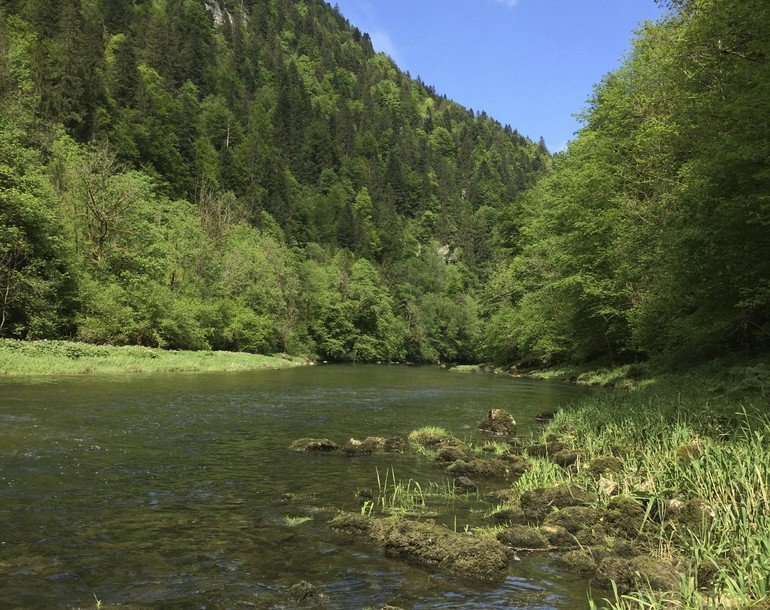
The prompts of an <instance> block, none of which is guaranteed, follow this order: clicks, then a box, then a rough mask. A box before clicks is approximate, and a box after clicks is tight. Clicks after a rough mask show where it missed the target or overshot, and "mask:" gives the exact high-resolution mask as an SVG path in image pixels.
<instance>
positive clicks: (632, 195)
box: [484, 0, 770, 366]
mask: <svg viewBox="0 0 770 610" xmlns="http://www.w3.org/2000/svg"><path fill="white" fill-rule="evenodd" d="M666 4H667V7H668V9H669V10H670V13H669V15H668V16H667V18H666V19H664V20H662V22H661V23H658V24H647V25H646V26H645V27H644V28H643V29H642V30H641V31H640V32H639V34H638V36H637V38H636V40H635V44H634V47H633V51H632V52H631V53H630V54H629V56H628V57H627V58H626V61H625V62H624V64H623V66H622V67H621V68H620V69H619V70H617V71H615V72H613V73H611V74H609V75H608V76H607V77H606V78H605V79H604V80H603V81H602V82H601V83H600V84H599V85H597V86H596V89H595V93H594V96H593V99H592V100H591V102H590V105H589V107H588V108H587V110H586V112H585V115H584V120H585V127H584V128H583V129H582V130H581V132H580V133H579V136H578V137H577V138H576V140H574V141H573V142H572V143H571V144H570V146H569V149H568V151H567V152H566V153H565V154H559V155H557V158H556V159H555V161H554V164H553V170H552V171H551V172H550V173H549V175H548V176H547V177H546V178H545V179H543V180H542V181H541V182H539V183H538V185H537V187H535V188H534V189H532V190H530V191H528V192H527V193H526V194H524V196H523V197H521V198H519V199H518V200H517V201H516V203H515V205H514V206H513V207H511V208H509V209H507V210H506V212H505V213H504V215H503V216H504V217H505V218H509V219H510V223H509V226H508V227H507V228H505V229H504V239H503V240H502V243H504V244H507V248H508V252H509V260H508V262H505V263H503V264H501V266H500V267H499V268H498V269H497V270H496V271H495V273H494V274H493V277H492V278H491V280H490V289H491V290H492V294H490V295H488V297H487V298H489V300H490V301H491V303H493V310H494V311H493V312H492V313H491V319H490V322H489V323H488V325H487V326H486V330H485V340H484V342H485V345H486V347H487V350H486V353H487V355H488V356H494V357H495V359H497V360H501V361H522V360H523V361H545V362H548V361H553V360H565V359H566V360H586V359H590V358H592V357H596V356H609V357H610V358H611V359H614V360H616V361H617V360H621V361H623V360H625V361H629V360H633V359H636V358H649V357H654V358H658V359H661V358H662V359H663V360H664V361H666V362H668V363H671V364H678V365H685V366H686V365H687V364H689V363H693V362H695V361H699V360H701V359H704V358H710V357H714V356H720V355H723V354H726V353H735V352H742V353H744V354H747V355H756V354H758V353H759V352H760V351H762V350H766V349H767V348H768V346H770V3H768V2H764V1H761V0H748V1H745V0H719V1H717V0H676V1H671V2H668V3H666Z"/></svg>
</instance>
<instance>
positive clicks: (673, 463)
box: [514, 377, 770, 610]
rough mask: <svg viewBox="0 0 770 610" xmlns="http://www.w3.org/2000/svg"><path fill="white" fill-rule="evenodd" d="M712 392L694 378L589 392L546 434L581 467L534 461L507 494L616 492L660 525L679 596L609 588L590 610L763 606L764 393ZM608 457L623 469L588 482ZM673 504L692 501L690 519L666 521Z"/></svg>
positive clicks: (769, 592)
mask: <svg viewBox="0 0 770 610" xmlns="http://www.w3.org/2000/svg"><path fill="white" fill-rule="evenodd" d="M713 387H714V384H710V383H705V382H704V380H702V379H698V378H695V377H691V378H685V379H684V380H682V379H680V380H678V381H674V380H669V381H664V382H661V383H658V384H655V385H653V386H650V387H647V388H645V389H643V390H637V391H630V392H629V391H613V392H605V391H602V392H596V393H593V394H592V395H591V396H590V397H588V398H587V399H585V400H583V401H581V403H579V404H577V405H575V406H574V407H571V408H568V409H565V410H564V411H561V412H560V413H559V414H557V416H556V418H555V419H554V421H553V422H552V424H550V425H549V426H548V427H547V428H546V429H545V430H544V431H543V434H544V435H547V434H550V435H557V436H558V437H559V438H560V439H561V440H562V441H563V442H565V443H566V444H568V445H569V446H570V447H571V448H573V449H575V450H576V451H579V452H580V454H581V461H579V462H578V464H577V466H576V467H574V468H572V469H560V468H554V467H553V465H550V464H548V463H547V462H544V461H542V460H538V461H536V463H535V467H534V468H533V469H532V470H531V471H530V472H528V473H527V474H526V475H524V476H522V478H521V479H519V481H517V482H516V483H515V484H514V489H516V490H517V491H518V492H519V493H523V492H524V491H526V489H531V488H534V487H541V486H548V485H555V484H559V483H572V484H578V485H580V486H582V487H583V488H586V489H589V490H592V491H595V492H597V497H598V498H599V499H598V500H597V502H598V503H601V502H602V501H603V500H606V499H607V498H608V497H609V494H615V493H623V494H627V495H630V496H632V497H636V498H637V499H639V500H640V501H642V502H643V503H646V506H647V507H648V510H647V517H648V519H649V521H648V525H650V526H652V527H653V528H654V527H657V528H658V529H657V532H656V533H655V536H654V542H652V543H651V544H650V548H649V549H648V550H649V552H650V553H651V554H653V555H658V556H660V557H662V558H664V559H669V560H672V561H674V562H675V563H676V564H677V565H679V566H681V568H682V572H681V578H680V585H679V589H678V590H677V591H668V592H653V591H649V590H647V591H645V590H640V591H636V592H632V593H627V594H622V595H621V594H619V593H618V592H617V590H616V591H615V594H614V595H613V596H612V597H611V598H610V599H606V600H603V601H601V602H597V601H592V602H591V604H592V606H591V607H592V608H597V609H598V608H603V609H608V610H631V609H638V610H642V609H646V610H648V609H653V610H657V609H663V608H683V609H687V610H690V609H691V610H706V609H709V610H717V609H722V608H724V609H728V608H729V609H732V608H736V609H737V608H750V607H752V604H754V603H756V602H758V601H760V600H767V602H768V603H770V415H768V403H767V393H766V389H765V388H764V387H763V388H759V391H758V392H754V393H753V394H749V393H746V392H737V393H731V392H729V391H717V392H715V391H713ZM709 388H712V390H709ZM723 390H724V389H723ZM607 455H616V456H620V457H621V459H622V468H621V469H620V470H619V472H617V473H613V474H611V475H607V478H605V477H604V476H596V473H595V472H593V473H592V472H591V471H590V468H589V467H588V466H589V465H590V463H591V460H593V459H595V458H599V457H602V456H607ZM608 483H609V487H608ZM677 501H678V502H679V505H680V506H681V503H682V502H687V501H695V502H697V504H696V506H697V507H698V510H697V511H696V512H695V515H694V516H693V518H691V519H689V520H687V519H675V518H673V514H668V515H667V511H668V512H669V513H671V512H672V511H673V510H674V508H673V507H675V506H676V504H675V502H677ZM667 517H672V518H667ZM763 607H764V606H763ZM768 607H770V606H768Z"/></svg>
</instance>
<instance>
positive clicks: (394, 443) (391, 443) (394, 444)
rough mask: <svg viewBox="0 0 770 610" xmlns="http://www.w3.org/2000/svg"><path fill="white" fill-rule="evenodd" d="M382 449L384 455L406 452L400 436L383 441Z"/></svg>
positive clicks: (404, 442) (405, 446) (404, 443)
mask: <svg viewBox="0 0 770 610" xmlns="http://www.w3.org/2000/svg"><path fill="white" fill-rule="evenodd" d="M382 449H383V451H385V453H404V452H405V451H406V450H407V443H406V441H405V440H404V439H403V438H401V437H400V436H390V437H388V438H386V439H385V445H384V446H383V448H382Z"/></svg>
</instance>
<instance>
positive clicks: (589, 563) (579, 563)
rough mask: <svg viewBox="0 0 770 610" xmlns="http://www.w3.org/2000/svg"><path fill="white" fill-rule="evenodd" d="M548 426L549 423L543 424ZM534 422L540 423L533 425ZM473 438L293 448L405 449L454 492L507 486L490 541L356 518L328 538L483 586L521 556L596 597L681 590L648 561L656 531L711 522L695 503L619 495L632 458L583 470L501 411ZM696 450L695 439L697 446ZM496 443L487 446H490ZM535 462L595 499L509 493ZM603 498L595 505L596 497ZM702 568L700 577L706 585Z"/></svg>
mask: <svg viewBox="0 0 770 610" xmlns="http://www.w3.org/2000/svg"><path fill="white" fill-rule="evenodd" d="M541 416H542V421H549V420H550V419H551V418H552V414H550V413H546V414H541ZM539 417H540V416H539ZM477 432H478V436H480V437H481V438H482V439H486V440H488V441H490V442H488V443H487V444H486V445H484V446H483V447H482V449H481V451H479V450H478V449H475V450H474V448H472V447H471V446H470V445H469V444H468V443H467V442H465V441H463V440H462V439H459V438H457V437H454V436H451V435H448V434H444V433H442V432H440V430H439V429H425V430H422V431H419V433H413V434H411V435H410V436H409V439H408V441H405V440H404V439H402V438H400V437H391V438H381V437H367V438H365V439H363V440H357V439H350V440H349V441H348V442H347V443H346V444H345V445H343V446H341V447H340V446H338V445H336V444H335V443H333V442H332V441H329V440H328V439H300V440H298V441H295V443H293V444H292V445H291V447H290V448H291V449H292V450H294V451H340V452H342V453H343V454H345V455H348V456H360V455H369V454H373V453H393V452H397V453H403V452H406V451H407V450H409V448H410V447H411V448H413V449H417V450H418V451H419V453H420V454H421V455H425V456H431V457H432V459H433V460H434V461H435V463H436V465H437V466H438V467H440V468H442V469H443V470H444V472H445V473H446V475H447V476H448V477H450V478H451V479H452V480H453V481H454V487H455V489H456V490H466V491H476V490H477V489H478V487H479V484H478V483H477V481H482V480H483V481H485V482H486V483H487V486H489V485H490V484H492V485H493V484H494V482H495V481H500V482H503V481H505V482H506V483H507V485H506V487H505V488H504V489H501V490H499V491H496V492H491V493H490V494H488V495H487V496H486V500H487V501H488V502H490V503H491V504H492V505H493V506H498V507H500V508H499V510H497V511H496V512H494V513H492V515H491V517H490V518H491V519H492V520H493V521H494V522H495V523H496V524H497V525H498V526H500V527H501V529H500V530H499V532H498V533H497V535H496V537H490V536H476V535H472V534H470V533H467V532H459V533H458V532H454V531H451V530H449V529H447V528H445V527H443V526H439V525H436V524H434V523H431V522H415V521H411V520H409V519H394V518H390V517H383V518H377V517H373V516H371V515H369V516H366V515H363V514H358V513H343V514H341V515H339V516H337V517H335V518H334V519H333V520H332V521H331V522H330V525H331V527H332V528H334V529H337V530H341V531H344V532H346V533H349V534H358V535H362V536H365V537H367V538H369V539H370V540H372V541H374V542H376V543H378V544H380V545H382V546H383V547H384V548H385V549H386V550H387V551H388V552H391V553H394V554H396V555H398V556H404V557H409V558H410V559H412V560H416V561H418V562H419V563H422V564H425V565H432V566H437V567H438V568H440V569H443V570H446V571H449V572H452V573H456V574H460V575H463V576H465V577H471V578H474V579H480V580H497V579H500V578H502V577H504V575H505V574H506V573H507V570H508V566H509V561H510V559H511V558H512V557H513V556H515V555H516V554H517V553H521V552H552V553H554V554H555V555H556V557H555V563H556V564H557V565H558V566H560V567H561V568H562V569H565V570H569V571H573V572H575V573H578V574H580V575H581V576H583V577H585V578H587V579H590V580H592V581H593V582H594V583H595V584H597V585H598V586H600V587H610V585H611V583H613V582H614V583H615V586H616V587H617V589H618V591H619V592H620V593H621V594H623V593H626V592H629V591H632V590H635V589H636V588H638V587H639V586H651V587H652V588H654V589H658V590H673V589H676V588H677V586H678V580H679V574H678V569H677V568H678V566H676V565H673V564H672V563H670V562H667V561H663V560H660V559H655V558H653V557H651V556H650V554H649V548H650V546H651V545H653V544H655V540H656V536H659V535H660V532H661V529H662V528H664V527H665V528H669V529H677V528H678V529H684V528H689V529H691V530H692V531H699V529H700V528H701V527H702V526H703V524H705V523H708V520H709V519H710V518H711V517H712V516H713V515H712V513H711V512H710V510H711V509H710V507H708V506H706V505H705V504H704V503H703V502H702V501H701V500H699V499H697V498H694V499H681V500H669V501H668V502H667V503H663V504H662V503H661V502H659V501H657V500H654V501H650V500H642V499H636V498H633V497H630V496H624V495H617V493H618V486H617V483H616V482H615V475H617V474H618V473H619V472H621V471H622V470H623V469H624V468H625V467H626V465H627V464H628V463H629V460H630V461H634V456H633V455H632V454H631V451H630V450H629V449H627V448H624V447H613V448H611V453H610V454H608V455H606V456H602V457H599V458H595V459H593V460H591V461H589V462H587V463H586V462H585V457H584V455H582V454H581V452H580V451H576V450H574V449H573V448H571V446H570V445H571V443H568V442H565V439H562V438H560V437H558V436H556V435H553V434H549V435H545V436H544V437H543V438H542V439H541V441H542V442H535V443H525V442H522V440H520V439H519V438H518V437H517V436H516V421H515V420H514V418H513V417H512V416H511V415H510V413H508V412H506V411H504V410H502V409H493V410H491V411H489V412H488V413H487V414H486V415H485V416H484V418H483V419H482V420H481V421H480V422H479V424H478V426H477ZM696 440H697V439H696ZM491 441H494V442H491ZM702 450H703V447H702V444H698V443H697V442H695V443H693V444H692V446H688V447H684V448H682V449H681V451H679V452H678V454H677V456H676V458H677V461H678V462H679V463H680V465H685V464H686V463H688V462H689V461H690V460H692V459H695V458H697V456H698V455H699V453H700V452H702ZM534 459H546V460H549V461H551V462H552V463H554V464H556V465H558V466H560V467H562V468H565V469H571V470H577V469H580V470H581V471H582V472H585V471H587V472H588V473H589V474H590V475H592V476H593V478H594V481H595V483H596V485H595V486H593V485H592V489H593V488H595V489H596V490H597V492H598V495H597V493H594V492H589V491H587V490H585V489H581V488H579V487H576V486H574V485H558V486H553V487H544V488H539V489H532V490H529V491H526V492H524V493H523V494H521V495H520V496H519V494H518V493H516V492H515V491H514V490H513V489H512V488H511V487H510V484H509V483H508V482H509V481H511V480H513V479H515V478H518V477H519V476H521V475H522V474H523V473H525V472H526V471H527V470H528V469H530V468H531V467H532V461H533V460H534ZM599 496H601V497H599ZM708 567H709V566H705V565H704V567H703V570H704V574H703V575H702V577H703V581H702V582H706V580H707V578H708V574H706V573H705V572H706V571H707V569H708Z"/></svg>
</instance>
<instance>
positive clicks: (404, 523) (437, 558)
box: [329, 513, 509, 582]
mask: <svg viewBox="0 0 770 610" xmlns="http://www.w3.org/2000/svg"><path fill="white" fill-rule="evenodd" d="M329 526H330V527H331V528H333V529H335V530H337V531H341V532H345V533H346V534H355V535H363V536H366V537H368V538H369V539H370V540H372V541H373V542H376V543H377V544H380V545H382V546H383V547H384V548H385V549H386V550H388V551H389V552H391V553H394V554H396V555H398V556H399V557H404V558H407V559H411V560H415V561H417V562H419V563H422V564H424V565H429V566H435V567H437V568H438V569H441V570H445V571H447V572H451V573H453V574H456V575H458V576H462V577H464V578H470V579H473V580H482V581H489V582H494V581H499V580H502V579H503V578H504V577H505V574H506V572H507V571H508V563H509V560H508V553H507V550H506V548H505V546H504V545H503V544H501V543H500V542H499V541H497V540H495V539H494V538H490V537H488V536H478V535H476V534H471V533H466V532H453V531H451V530H449V529H447V528H445V527H443V526H440V525H436V524H435V523H432V522H415V521H409V520H408V519H400V518H385V519H378V518H374V517H366V516H364V515H360V514H357V513H343V514H340V515H337V516H336V517H334V519H332V520H331V521H330V522H329Z"/></svg>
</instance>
